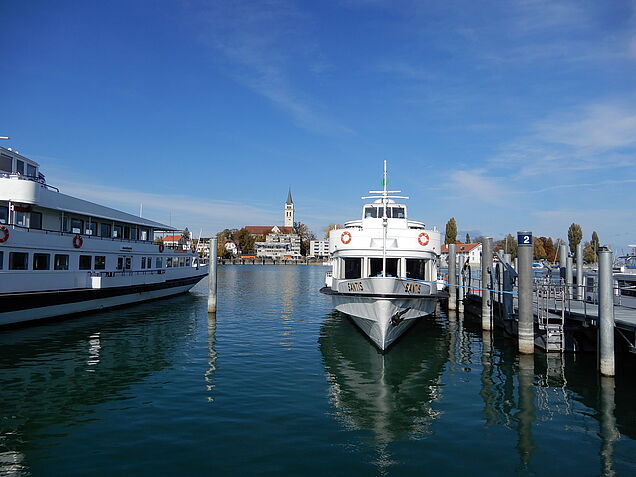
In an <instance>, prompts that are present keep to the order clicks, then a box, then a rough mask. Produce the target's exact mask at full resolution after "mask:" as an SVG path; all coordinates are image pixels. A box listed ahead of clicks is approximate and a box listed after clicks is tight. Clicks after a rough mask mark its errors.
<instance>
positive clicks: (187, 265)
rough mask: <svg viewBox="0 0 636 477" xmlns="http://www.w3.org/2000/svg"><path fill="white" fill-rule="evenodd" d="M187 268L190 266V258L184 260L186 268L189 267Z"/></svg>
mask: <svg viewBox="0 0 636 477" xmlns="http://www.w3.org/2000/svg"><path fill="white" fill-rule="evenodd" d="M189 266H190V257H187V258H186V267H189Z"/></svg>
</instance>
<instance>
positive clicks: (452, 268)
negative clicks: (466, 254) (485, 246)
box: [448, 243, 457, 310]
mask: <svg viewBox="0 0 636 477" xmlns="http://www.w3.org/2000/svg"><path fill="white" fill-rule="evenodd" d="M456 285H457V253H456V245H455V244H454V243H449V244H448V293H449V294H450V296H449V297H448V309H449V310H456V309H457V286H456Z"/></svg>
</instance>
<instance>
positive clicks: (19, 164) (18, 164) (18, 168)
mask: <svg viewBox="0 0 636 477" xmlns="http://www.w3.org/2000/svg"><path fill="white" fill-rule="evenodd" d="M15 171H16V172H17V173H18V174H22V175H24V161H21V160H20V159H16V161H15Z"/></svg>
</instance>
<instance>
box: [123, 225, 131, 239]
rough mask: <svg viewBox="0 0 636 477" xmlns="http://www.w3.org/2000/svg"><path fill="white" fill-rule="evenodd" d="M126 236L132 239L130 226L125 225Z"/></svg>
mask: <svg viewBox="0 0 636 477" xmlns="http://www.w3.org/2000/svg"><path fill="white" fill-rule="evenodd" d="M124 238H125V239H126V240H130V227H128V226H127V225H126V226H124Z"/></svg>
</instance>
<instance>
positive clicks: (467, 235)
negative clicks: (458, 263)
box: [464, 233, 470, 243]
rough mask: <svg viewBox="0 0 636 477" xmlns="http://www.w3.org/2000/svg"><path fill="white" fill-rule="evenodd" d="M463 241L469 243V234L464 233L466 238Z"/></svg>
mask: <svg viewBox="0 0 636 477" xmlns="http://www.w3.org/2000/svg"><path fill="white" fill-rule="evenodd" d="M464 243H470V234H468V233H467V234H466V240H465V242H464Z"/></svg>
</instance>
